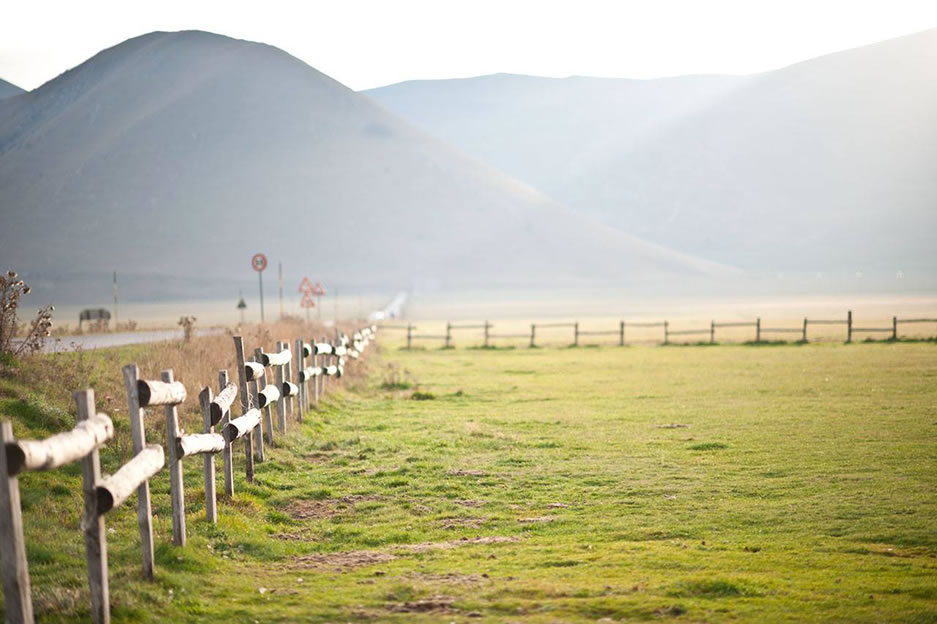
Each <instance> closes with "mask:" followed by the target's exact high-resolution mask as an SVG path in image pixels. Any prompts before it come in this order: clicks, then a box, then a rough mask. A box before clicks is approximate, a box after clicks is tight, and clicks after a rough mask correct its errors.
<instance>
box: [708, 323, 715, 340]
mask: <svg viewBox="0 0 937 624" xmlns="http://www.w3.org/2000/svg"><path fill="white" fill-rule="evenodd" d="M709 344H716V321H714V320H713V321H709Z"/></svg>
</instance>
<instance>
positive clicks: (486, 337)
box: [485, 320, 491, 349]
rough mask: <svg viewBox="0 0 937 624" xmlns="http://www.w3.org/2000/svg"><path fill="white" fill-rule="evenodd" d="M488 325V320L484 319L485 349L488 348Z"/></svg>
mask: <svg viewBox="0 0 937 624" xmlns="http://www.w3.org/2000/svg"><path fill="white" fill-rule="evenodd" d="M489 327H491V325H489V324H488V321H487V320H486V321H485V348H486V349H487V348H488V328H489Z"/></svg>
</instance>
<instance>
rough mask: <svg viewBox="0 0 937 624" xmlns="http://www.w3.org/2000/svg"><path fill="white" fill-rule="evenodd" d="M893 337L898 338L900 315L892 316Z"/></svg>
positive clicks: (893, 338)
mask: <svg viewBox="0 0 937 624" xmlns="http://www.w3.org/2000/svg"><path fill="white" fill-rule="evenodd" d="M891 339H892V340H898V317H897V316H893V317H891Z"/></svg>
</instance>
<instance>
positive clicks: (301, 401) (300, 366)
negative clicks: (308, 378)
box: [294, 338, 309, 423]
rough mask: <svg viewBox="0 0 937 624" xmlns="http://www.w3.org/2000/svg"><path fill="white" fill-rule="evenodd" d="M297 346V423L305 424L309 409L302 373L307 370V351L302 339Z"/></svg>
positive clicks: (296, 342)
mask: <svg viewBox="0 0 937 624" xmlns="http://www.w3.org/2000/svg"><path fill="white" fill-rule="evenodd" d="M294 344H295V346H296V382H297V385H298V386H299V395H298V396H297V397H296V404H297V406H298V407H297V410H296V421H297V422H300V423H301V422H303V415H304V414H305V412H306V410H307V409H308V407H309V406H308V405H307V401H306V382H305V381H304V380H303V377H302V373H303V371H304V370H305V369H306V350H305V348H304V347H303V340H302V338H297V339H296V341H295V343H294Z"/></svg>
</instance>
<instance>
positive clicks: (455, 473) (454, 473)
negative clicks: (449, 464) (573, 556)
mask: <svg viewBox="0 0 937 624" xmlns="http://www.w3.org/2000/svg"><path fill="white" fill-rule="evenodd" d="M446 474H447V475H449V476H450V477H487V476H488V473H487V472H485V471H484V470H463V469H461V468H460V469H458V470H455V469H453V470H450V471H448V472H447V473H446Z"/></svg>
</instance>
